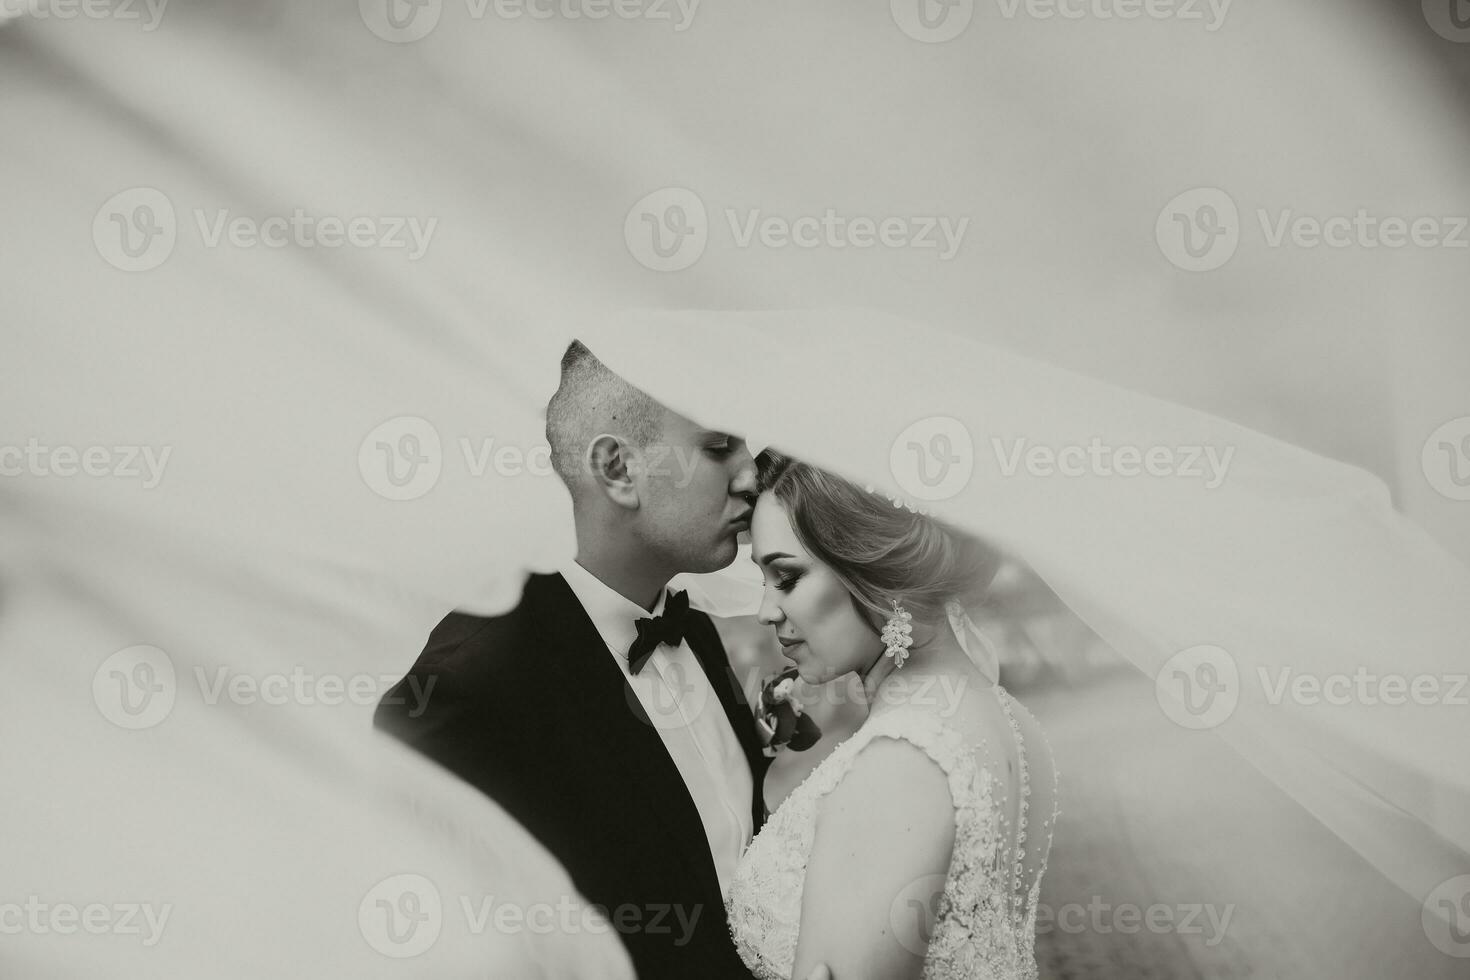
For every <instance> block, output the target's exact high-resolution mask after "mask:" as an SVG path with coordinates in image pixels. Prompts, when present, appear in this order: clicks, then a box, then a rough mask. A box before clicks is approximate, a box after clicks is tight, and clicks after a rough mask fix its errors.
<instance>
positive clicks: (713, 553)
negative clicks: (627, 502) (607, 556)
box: [637, 410, 756, 572]
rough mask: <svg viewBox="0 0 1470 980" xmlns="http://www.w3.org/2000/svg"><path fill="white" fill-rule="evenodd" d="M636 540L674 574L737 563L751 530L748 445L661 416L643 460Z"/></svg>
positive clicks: (752, 490) (752, 474)
mask: <svg viewBox="0 0 1470 980" xmlns="http://www.w3.org/2000/svg"><path fill="white" fill-rule="evenodd" d="M642 459H643V463H644V465H643V467H642V468H641V470H642V471H641V472H640V474H639V475H638V477H637V479H638V482H639V503H640V506H639V521H638V524H639V536H640V538H641V539H642V541H643V543H644V544H645V546H647V547H648V548H650V549H653V550H654V551H656V552H657V553H658V555H659V557H660V558H661V559H662V560H663V561H664V562H665V563H667V564H669V565H670V566H671V567H674V568H677V569H679V570H680V571H685V572H712V571H716V570H717V569H721V568H724V567H725V566H727V565H729V564H730V563H731V562H732V561H734V560H735V554H736V549H737V548H738V542H737V539H736V536H737V535H738V534H739V533H740V532H741V531H748V530H749V529H750V517H751V508H752V505H753V503H754V501H755V486H756V474H755V460H754V459H752V458H751V455H750V450H749V449H748V448H747V447H746V445H745V440H744V439H741V438H739V437H738V436H734V435H731V434H730V433H728V432H719V431H715V430H711V429H706V428H704V427H702V426H700V425H698V424H697V423H695V422H693V421H691V420H689V419H686V418H684V417H683V416H681V415H679V414H677V413H676V412H673V411H668V410H665V415H664V419H663V432H662V435H661V437H660V438H659V439H658V440H657V441H656V442H655V444H654V445H653V446H650V447H648V448H647V449H645V450H644V451H643V453H642Z"/></svg>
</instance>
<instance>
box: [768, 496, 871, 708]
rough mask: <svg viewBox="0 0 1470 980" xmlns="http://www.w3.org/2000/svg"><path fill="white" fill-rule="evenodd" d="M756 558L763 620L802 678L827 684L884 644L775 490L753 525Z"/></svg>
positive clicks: (862, 664)
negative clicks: (799, 532) (805, 543)
mask: <svg viewBox="0 0 1470 980" xmlns="http://www.w3.org/2000/svg"><path fill="white" fill-rule="evenodd" d="M750 538H751V544H752V550H753V553H754V559H755V562H756V564H757V565H758V566H759V567H760V570H761V574H762V576H763V577H764V579H765V592H764V594H763V595H762V597H761V608H760V614H759V617H758V618H759V619H760V621H761V622H762V623H765V624H766V625H767V626H772V627H774V628H775V630H776V638H777V639H778V640H780V641H781V646H782V651H781V652H782V653H783V654H784V655H785V656H786V657H787V658H788V659H790V660H792V661H794V662H795V663H796V669H797V672H798V673H800V674H801V679H802V680H804V681H806V682H807V683H808V684H823V683H826V682H827V681H830V680H833V679H835V678H838V677H841V676H842V675H844V674H846V673H849V672H850V671H855V670H864V669H866V668H867V667H869V666H870V665H871V664H872V663H873V661H874V660H875V659H877V657H878V655H879V654H880V653H881V652H882V647H883V645H882V643H881V642H880V641H879V639H878V637H877V636H876V635H874V633H873V630H872V629H871V628H870V627H869V626H868V624H867V623H865V622H864V621H863V619H862V616H861V615H860V614H859V613H858V611H857V608H856V607H855V606H854V605H853V603H852V594H851V593H850V592H848V591H847V587H846V586H845V585H843V584H842V582H841V580H840V579H838V578H837V576H836V574H835V573H834V572H833V571H832V569H831V568H830V567H828V566H827V565H824V564H822V562H820V561H818V560H817V559H815V558H813V557H812V556H811V555H810V554H809V553H808V552H807V550H806V549H805V548H803V547H802V546H801V541H800V540H799V539H798V538H797V536H796V532H795V531H794V530H793V529H792V527H791V520H790V517H789V516H788V514H787V512H786V507H785V505H783V504H782V503H781V501H780V500H778V499H777V498H776V496H775V494H772V493H769V492H767V493H764V494H761V497H760V500H759V501H757V503H756V506H755V517H754V518H753V519H752V521H751V525H750Z"/></svg>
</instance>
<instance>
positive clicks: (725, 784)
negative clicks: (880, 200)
mask: <svg viewBox="0 0 1470 980" xmlns="http://www.w3.org/2000/svg"><path fill="white" fill-rule="evenodd" d="M546 436H547V440H548V442H549V443H550V445H551V451H552V464H553V466H554V467H555V469H556V472H557V474H558V475H559V476H560V477H561V479H562V481H563V482H564V483H566V485H567V487H568V488H569V489H570V491H571V496H572V513H573V519H574V521H575V523H576V536H577V559H576V561H575V562H574V563H570V564H568V565H567V566H566V567H565V568H563V569H562V570H561V571H560V573H559V574H554V575H532V576H531V577H530V579H529V580H528V581H527V583H526V586H525V591H524V592H523V594H522V596H521V602H520V605H518V606H517V607H516V608H515V609H514V610H512V611H511V612H509V613H507V614H505V615H503V616H496V617H489V618H486V617H481V616H472V615H468V614H465V613H459V612H452V613H450V614H449V615H448V616H446V617H445V618H444V620H443V621H442V622H441V623H440V624H439V625H438V626H437V627H436V628H435V629H434V631H433V633H432V634H431V635H430V636H429V640H428V643H427V645H426V646H425V647H424V652H423V653H422V654H421V655H420V656H419V659H418V662H417V663H415V664H414V666H413V669H412V671H411V672H410V674H409V676H408V677H406V678H404V680H402V681H400V682H399V683H398V685H397V686H395V687H394V688H393V690H392V691H390V692H389V694H388V695H387V696H385V697H384V699H383V701H382V703H381V704H380V705H379V706H378V710H377V714H376V717H375V724H376V726H377V727H378V728H380V729H383V730H385V731H388V732H390V733H391V734H393V735H395V736H397V737H398V738H400V739H402V740H403V741H404V742H406V743H408V744H409V745H411V746H413V747H414V748H416V749H418V750H419V751H420V752H422V753H424V754H425V755H427V756H428V757H429V758H431V759H433V760H435V761H436V762H438V763H440V764H441V765H443V766H445V767H447V768H448V769H450V770H451V771H453V772H454V773H456V774H457V775H459V776H460V777H461V778H463V779H465V780H466V781H468V782H470V783H472V784H474V785H475V786H476V787H478V788H479V789H480V790H481V791H483V792H485V793H486V794H488V795H489V796H491V797H493V798H494V799H495V800H497V801H498V802H499V803H500V804H501V805H502V806H504V807H505V809H506V810H508V811H509V812H510V814H511V815H512V816H514V817H515V818H516V819H518V820H519V821H520V822H521V823H522V824H524V825H525V826H526V827H527V828H528V829H529V830H530V831H531V832H532V833H533V834H535V836H536V837H537V838H538V839H540V841H541V842H542V843H543V844H545V845H546V847H547V848H548V849H549V850H550V851H551V852H552V853H553V854H554V855H556V857H557V859H558V860H559V861H560V862H561V863H562V864H563V865H564V866H565V867H566V868H567V870H568V871H569V872H570V874H571V877H572V880H573V881H574V882H575V884H576V886H577V888H578V890H579V891H580V892H581V893H582V894H583V895H585V896H586V897H587V899H588V900H589V901H590V902H592V903H593V904H596V905H600V906H602V907H603V908H605V909H606V911H607V917H608V920H609V921H610V923H611V925H612V927H613V928H614V929H616V930H617V931H618V933H619V935H620V936H621V938H622V940H623V943H624V944H625V945H626V947H627V949H628V952H629V954H630V955H631V957H632V959H633V963H634V966H635V968H636V969H637V971H638V976H639V977H641V978H643V980H656V978H664V977H667V978H678V980H687V978H691V977H699V978H701V980H706V978H710V980H721V978H732V980H749V976H750V974H749V973H748V972H747V971H746V969H745V967H744V966H743V965H742V963H741V960H740V958H739V956H738V954H737V953H736V951H735V947H734V945H733V943H732V942H731V939H730V935H729V930H728V926H727V924H726V920H725V906H724V896H725V894H726V893H727V892H728V890H729V887H730V879H731V875H732V874H733V873H734V869H735V865H736V862H737V860H738V859H739V857H740V854H741V852H742V850H743V849H744V847H745V845H746V844H747V843H749V841H750V838H751V835H752V834H753V833H754V832H755V831H756V830H758V829H760V826H761V824H762V822H763V821H764V819H765V806H764V803H763V801H762V796H761V782H762V778H763V777H764V775H765V770H766V766H767V764H768V762H769V760H768V759H767V758H766V757H765V756H764V755H763V754H762V751H761V742H760V739H759V737H758V736H757V733H756V729H755V725H754V722H753V719H752V715H751V711H750V708H749V706H748V704H747V703H746V702H745V700H744V698H743V696H742V694H741V690H740V685H739V684H738V683H737V681H736V679H735V676H734V673H733V671H732V670H731V668H730V664H729V660H728V659H727V657H726V654H725V650H724V647H723V645H722V644H721V643H720V638H719V635H718V634H717V633H716V632H715V628H714V625H713V624H712V623H711V622H710V620H709V617H708V616H706V615H704V614H703V613H700V612H696V611H693V610H689V609H688V608H687V600H686V599H685V597H684V595H683V593H673V594H671V593H669V592H668V591H667V590H666V588H665V586H666V585H667V583H668V581H669V579H671V578H672V577H673V576H674V575H676V574H678V573H680V572H709V571H715V570H717V569H720V568H723V567H725V566H726V565H729V564H730V563H731V562H732V561H733V560H734V559H735V554H736V547H737V544H736V534H737V533H739V532H740V531H741V530H745V529H748V528H749V525H750V515H751V509H752V506H753V504H754V502H755V490H756V479H755V465H754V462H753V461H752V459H751V456H750V453H749V451H748V450H747V449H746V447H745V444H744V442H743V440H741V439H739V438H736V437H734V436H731V435H729V434H728V433H723V432H714V431H709V430H706V429H703V428H701V427H700V426H699V425H697V424H695V423H694V422H692V421H690V420H688V419H686V418H683V417H682V416H680V415H678V414H676V413H674V412H672V411H670V410H669V409H667V408H665V407H664V406H663V405H661V404H659V403H658V402H657V401H655V400H654V399H652V398H651V397H649V396H648V395H647V394H645V393H644V392H642V391H640V390H639V389H637V388H635V387H633V386H632V385H630V384H628V383H627V382H626V381H624V380H623V379H622V378H621V377H619V376H618V375H616V374H614V373H613V372H612V371H610V370H609V369H608V368H607V367H606V366H604V365H603V364H602V363H601V362H600V361H598V360H597V359H596V358H595V357H594V356H593V355H592V353H591V352H590V351H588V350H587V348H586V347H584V346H583V345H582V344H581V343H580V342H573V343H572V345H571V346H570V347H568V348H567V351H566V354H565V355H564V356H563V358H562V364H561V384H560V386H559V387H558V388H557V391H556V394H555V395H553V396H552V399H551V402H550V403H549V404H548V405H547V408H546ZM429 683H433V684H434V686H433V687H432V688H430V687H426V686H424V685H427V684H429ZM410 684H417V685H419V686H418V687H417V688H415V689H416V690H430V691H432V692H433V694H432V696H431V697H430V699H429V701H428V703H427V705H426V707H425V708H424V709H423V711H422V713H421V714H418V715H417V716H414V714H413V712H412V711H410V710H409V709H408V708H407V706H408V705H412V704H414V702H413V701H412V700H411V699H409V698H406V697H404V696H403V695H404V694H405V692H406V691H407V690H408V685H410ZM399 706H404V707H399ZM415 710H416V708H415ZM820 972H822V971H819V973H820Z"/></svg>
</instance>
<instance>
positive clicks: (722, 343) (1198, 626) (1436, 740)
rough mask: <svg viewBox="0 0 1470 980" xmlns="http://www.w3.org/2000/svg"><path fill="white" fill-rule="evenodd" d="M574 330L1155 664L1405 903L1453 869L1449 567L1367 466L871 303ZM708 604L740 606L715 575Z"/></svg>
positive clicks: (1460, 804)
mask: <svg viewBox="0 0 1470 980" xmlns="http://www.w3.org/2000/svg"><path fill="white" fill-rule="evenodd" d="M730 338H738V342H736V343H733V344H732V343H731V342H730ZM584 339H586V341H587V342H588V344H589V346H592V348H593V349H594V351H596V352H597V353H598V355H599V356H600V357H603V358H604V359H605V360H606V361H607V363H608V364H609V365H610V366H612V367H613V368H614V369H615V370H617V371H619V372H620V373H622V374H624V375H625V376H626V377H628V378H629V379H630V380H632V381H633V382H634V383H635V384H638V385H640V386H643V387H646V388H647V390H649V391H651V392H655V393H657V394H658V396H659V397H660V398H662V399H665V400H666V401H667V402H668V403H669V404H670V405H672V406H675V407H676V408H678V409H679V410H680V411H684V412H687V413H688V414H690V415H691V417H694V418H697V419H699V420H700V421H701V422H702V423H703V424H707V425H714V426H720V427H728V428H730V429H731V430H732V431H736V432H747V433H749V434H750V437H751V439H752V442H753V444H754V445H755V446H757V447H758V446H763V445H772V444H773V445H776V446H777V448H780V449H782V450H783V451H787V452H791V453H794V454H796V455H798V456H800V457H802V458H805V459H807V460H809V461H811V462H813V463H816V464H818V465H821V466H825V467H827V468H829V469H832V470H833V471H835V472H838V473H841V474H843V475H845V476H847V477H848V478H850V479H852V480H854V481H856V482H858V483H860V484H873V485H875V486H877V487H878V488H880V489H882V490H883V491H884V492H885V493H887V494H889V495H890V496H893V497H895V498H897V499H899V500H901V501H907V502H908V503H910V504H911V505H913V506H916V507H919V508H923V509H928V510H930V511H931V512H932V513H934V514H935V515H936V516H940V517H943V518H945V519H947V520H949V521H951V522H953V523H955V524H956V525H958V526H960V527H963V528H966V529H968V530H970V531H972V532H974V533H976V534H979V535H981V536H982V537H984V538H985V539H987V540H989V541H991V542H993V543H995V544H997V545H999V546H1001V547H1003V548H1004V549H1005V550H1007V551H1008V552H1009V553H1011V554H1012V555H1014V556H1016V557H1019V558H1020V559H1021V560H1022V561H1024V562H1025V563H1026V564H1028V565H1029V566H1030V567H1031V568H1032V569H1034V570H1035V571H1036V572H1037V573H1038V574H1040V575H1041V577H1042V578H1043V579H1044V580H1045V581H1046V582H1047V584H1049V585H1050V586H1051V587H1052V588H1053V589H1054V590H1055V592H1056V593H1057V595H1058V596H1059V597H1060V598H1061V599H1062V601H1064V602H1065V603H1066V604H1067V605H1068V606H1070V607H1071V608H1072V609H1073V610H1074V611H1075V612H1077V613H1078V614H1079V615H1080V616H1081V617H1082V618H1083V619H1084V620H1085V621H1086V622H1087V623H1088V624H1089V625H1090V626H1091V627H1092V628H1093V629H1094V630H1095V631H1096V632H1097V633H1098V634H1099V635H1100V636H1101V637H1102V638H1103V639H1104V640H1106V641H1107V642H1108V643H1109V644H1110V645H1112V646H1113V647H1114V648H1115V649H1116V650H1117V651H1118V652H1120V653H1121V654H1123V655H1124V656H1125V657H1127V658H1128V659H1129V660H1130V661H1132V663H1133V664H1134V665H1135V666H1136V667H1138V669H1140V670H1141V671H1143V672H1144V673H1145V674H1146V675H1148V676H1149V677H1152V678H1154V679H1155V683H1156V688H1157V695H1158V701H1159V705H1160V710H1162V711H1164V712H1165V713H1166V714H1167V715H1168V716H1169V717H1170V718H1171V719H1173V720H1175V721H1176V722H1177V723H1178V724H1180V725H1182V726H1184V727H1186V728H1191V729H1199V730H1212V731H1214V732H1216V733H1218V734H1219V735H1220V737H1222V738H1224V739H1225V740H1226V741H1227V742H1228V743H1229V744H1230V745H1232V746H1233V747H1234V748H1235V749H1237V750H1238V751H1239V752H1240V753H1241V754H1242V755H1244V756H1245V757H1246V758H1247V759H1248V760H1250V761H1251V762H1252V763H1253V764H1254V765H1255V766H1256V767H1258V768H1259V769H1260V770H1261V771H1262V772H1264V773H1265V774H1266V775H1267V776H1269V777H1270V778H1271V779H1272V780H1273V781H1274V782H1275V783H1276V784H1277V785H1278V786H1279V787H1280V788H1281V789H1282V790H1284V791H1285V792H1286V793H1287V794H1289V795H1290V796H1291V797H1292V798H1293V799H1295V800H1297V801H1298V802H1299V803H1301V804H1302V805H1303V806H1304V807H1306V808H1307V809H1308V810H1309V811H1311V812H1312V813H1313V814H1314V815H1315V816H1317V817H1318V818H1319V819H1320V820H1321V821H1322V822H1323V823H1324V824H1326V825H1327V826H1328V827H1330V828H1331V829H1332V830H1333V831H1334V832H1335V833H1337V834H1338V835H1339V836H1340V837H1341V838H1342V839H1343V840H1344V841H1346V842H1347V843H1348V844H1349V845H1350V846H1352V847H1353V848H1354V849H1355V850H1357V851H1358V852H1359V853H1360V854H1362V855H1363V856H1364V857H1365V858H1366V859H1367V860H1368V861H1370V862H1371V863H1372V864H1373V865H1374V866H1375V867H1377V868H1378V869H1379V870H1380V871H1381V872H1383V873H1384V874H1385V875H1387V876H1388V877H1389V878H1391V879H1392V880H1393V881H1394V882H1396V883H1397V884H1398V885H1399V886H1400V887H1402V888H1403V889H1404V890H1405V891H1406V892H1408V893H1409V894H1410V895H1412V896H1414V897H1415V898H1416V899H1418V900H1420V901H1426V900H1427V899H1429V898H1430V896H1431V895H1432V893H1434V891H1435V889H1436V888H1437V887H1438V886H1439V885H1440V884H1441V883H1442V882H1444V881H1445V880H1447V879H1448V878H1450V877H1453V876H1454V875H1457V874H1461V873H1465V872H1467V871H1470V767H1467V764H1466V761H1465V759H1466V756H1465V754H1464V746H1465V745H1466V744H1470V713H1467V711H1466V710H1465V707H1464V700H1465V695H1466V691H1465V686H1464V677H1465V673H1466V658H1465V652H1464V651H1465V637H1466V636H1467V635H1470V570H1467V569H1466V567H1465V566H1464V565H1463V564H1461V563H1460V562H1459V561H1458V560H1457V559H1455V558H1454V557H1452V556H1450V555H1449V554H1447V553H1446V552H1445V551H1443V550H1442V549H1441V548H1440V547H1439V546H1438V545H1436V544H1435V543H1434V542H1433V541H1432V540H1430V539H1429V537H1428V536H1427V535H1426V534H1425V533H1424V532H1423V531H1422V530H1421V529H1420V528H1418V527H1417V526H1416V525H1414V524H1413V523H1412V522H1410V521H1409V520H1407V519H1406V518H1404V517H1403V516H1402V515H1400V514H1399V513H1397V512H1396V511H1395V510H1394V509H1393V507H1392V506H1391V504H1390V501H1389V497H1388V492H1387V489H1386V488H1385V487H1384V486H1383V484H1382V482H1381V481H1379V480H1378V479H1377V478H1375V477H1373V476H1372V475H1370V474H1368V473H1366V472H1364V471H1362V470H1360V469H1356V468H1354V467H1352V466H1348V465H1345V464H1343V463H1339V462H1336V461H1333V460H1331V459H1327V458H1324V457H1322V456H1318V455H1314V454H1313V453H1310V452H1307V451H1305V450H1302V449H1299V448H1297V447H1294V446H1291V445H1288V444H1286V443H1283V442H1280V441H1278V440H1276V439H1273V438H1270V437H1268V436H1265V435H1262V434H1260V433H1258V432H1253V431H1251V430H1249V429H1247V428H1244V427H1242V426H1239V425H1235V424H1233V423H1231V422H1228V421H1225V420H1223V419H1220V418H1215V417H1212V416H1210V415H1207V414H1205V413H1202V412H1198V411H1194V410H1191V409H1188V408H1184V407H1181V406H1178V405H1174V404H1170V403H1167V402H1164V401H1161V400H1159V399H1155V398H1151V397H1147V396H1144V395H1141V394H1137V393H1134V392H1130V391H1126V390H1123V389H1120V388H1117V387H1114V386H1111V385H1108V384H1104V383H1101V382H1097V381H1093V380H1090V379H1088V378H1085V377H1082V376H1080V375H1077V374H1074V373H1071V372H1068V371H1064V370H1061V369H1058V368H1055V367H1051V366H1048V365H1046V364H1043V363H1040V362H1037V361H1034V360H1030V359H1027V358H1024V357H1019V356H1016V355H1014V354H1010V353H1007V352H1005V351H1002V350H998V349H995V348H992V347H988V346H986V345H983V344H978V343H975V342H973V341H971V340H968V339H966V338H962V337H957V336H954V335H950V334H947V333H944V332H941V331H938V330H934V329H930V328H927V327H925V326H922V325H920V324H916V323H912V322H908V321H905V320H902V319H899V318H896V317H891V316H887V315H882V314H876V313H872V312H865V311H856V310H854V311H842V310H837V311H820V312H816V311H814V312H797V313H788V312H779V313H776V312H758V313H709V312H684V313H641V314H636V315H632V316H628V317H625V318H623V319H621V320H619V321H617V322H614V323H612V324H609V325H607V326H606V327H605V328H604V329H596V330H589V331H588V332H587V334H586V336H585V337H584ZM648 351H657V352H658V356H652V357H651V356H648V354H647V352H648ZM729 577H730V578H731V579H732V580H736V579H743V580H744V581H745V582H746V583H747V584H755V585H758V583H751V581H750V579H749V577H748V575H745V574H744V573H743V570H741V569H740V568H739V567H738V566H737V567H736V568H734V569H732V570H731V572H730V576H729ZM717 598H718V599H719V600H723V602H724V603H725V605H724V608H726V609H730V610H734V611H746V612H748V611H750V608H751V606H750V605H749V602H748V601H747V602H746V603H744V604H742V603H741V602H740V601H739V593H738V591H737V590H736V589H735V588H734V587H733V586H732V585H729V584H726V585H724V586H722V587H721V588H720V589H719V591H718V597H717ZM712 601H713V600H712ZM1302 685H1306V687H1305V688H1304V687H1303V686H1302ZM1302 691H1305V692H1307V693H1306V695H1305V696H1304V695H1302V694H1300V693H1299V692H1302ZM1317 692H1320V693H1317ZM1429 905H1433V903H1432V902H1431V903H1429ZM1426 907H1428V906H1426ZM1436 911H1437V912H1439V913H1440V914H1444V910H1443V909H1436Z"/></svg>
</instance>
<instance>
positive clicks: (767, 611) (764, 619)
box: [747, 589, 786, 626]
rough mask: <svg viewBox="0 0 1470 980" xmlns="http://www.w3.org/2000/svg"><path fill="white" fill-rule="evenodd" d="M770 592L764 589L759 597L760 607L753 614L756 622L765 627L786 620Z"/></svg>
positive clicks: (770, 590)
mask: <svg viewBox="0 0 1470 980" xmlns="http://www.w3.org/2000/svg"><path fill="white" fill-rule="evenodd" d="M772 591H773V590H772V589H766V590H765V592H764V593H763V594H762V595H761V607H760V609H759V610H757V612H756V614H755V618H756V621H757V622H759V623H761V624H763V625H765V626H775V625H777V624H778V623H781V622H782V621H784V620H785V619H786V614H785V613H784V612H782V611H781V605H780V603H778V602H777V601H776V599H775V597H774V596H773V595H772ZM747 608H749V607H747Z"/></svg>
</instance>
